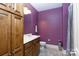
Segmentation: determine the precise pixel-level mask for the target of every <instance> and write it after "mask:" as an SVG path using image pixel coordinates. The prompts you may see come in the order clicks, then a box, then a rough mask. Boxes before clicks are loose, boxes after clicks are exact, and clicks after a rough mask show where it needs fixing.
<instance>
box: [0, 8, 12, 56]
mask: <svg viewBox="0 0 79 59" xmlns="http://www.w3.org/2000/svg"><path fill="white" fill-rule="evenodd" d="M10 29H11V14H10V13H8V12H6V11H4V10H1V9H0V55H9V51H10V39H11V38H10V37H11V34H10V32H11V30H10Z"/></svg>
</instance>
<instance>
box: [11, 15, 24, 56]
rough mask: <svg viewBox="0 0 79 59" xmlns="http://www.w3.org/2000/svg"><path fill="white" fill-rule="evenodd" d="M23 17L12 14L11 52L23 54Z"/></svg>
mask: <svg viewBox="0 0 79 59" xmlns="http://www.w3.org/2000/svg"><path fill="white" fill-rule="evenodd" d="M22 29H23V19H22V17H20V16H17V15H12V54H13V55H23V39H22V38H23V30H22Z"/></svg>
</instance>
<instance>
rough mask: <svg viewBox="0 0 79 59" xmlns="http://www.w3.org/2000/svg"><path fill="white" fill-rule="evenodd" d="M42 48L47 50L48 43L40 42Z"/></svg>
mask: <svg viewBox="0 0 79 59" xmlns="http://www.w3.org/2000/svg"><path fill="white" fill-rule="evenodd" d="M40 48H42V49H43V48H46V42H43V41H40Z"/></svg>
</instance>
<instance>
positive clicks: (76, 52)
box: [75, 48, 79, 56]
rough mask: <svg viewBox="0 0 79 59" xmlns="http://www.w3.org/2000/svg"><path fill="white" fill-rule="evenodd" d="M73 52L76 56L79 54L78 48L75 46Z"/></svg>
mask: <svg viewBox="0 0 79 59" xmlns="http://www.w3.org/2000/svg"><path fill="white" fill-rule="evenodd" d="M75 54H76V56H79V50H78V49H77V48H76V49H75Z"/></svg>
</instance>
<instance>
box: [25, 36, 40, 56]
mask: <svg viewBox="0 0 79 59" xmlns="http://www.w3.org/2000/svg"><path fill="white" fill-rule="evenodd" d="M28 39H29V38H26V39H25V40H28ZM30 39H31V40H30ZM30 39H29V40H30V41H28V42H24V56H37V55H39V51H40V40H39V39H40V37H39V36H37V37H35V38H30Z"/></svg>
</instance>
